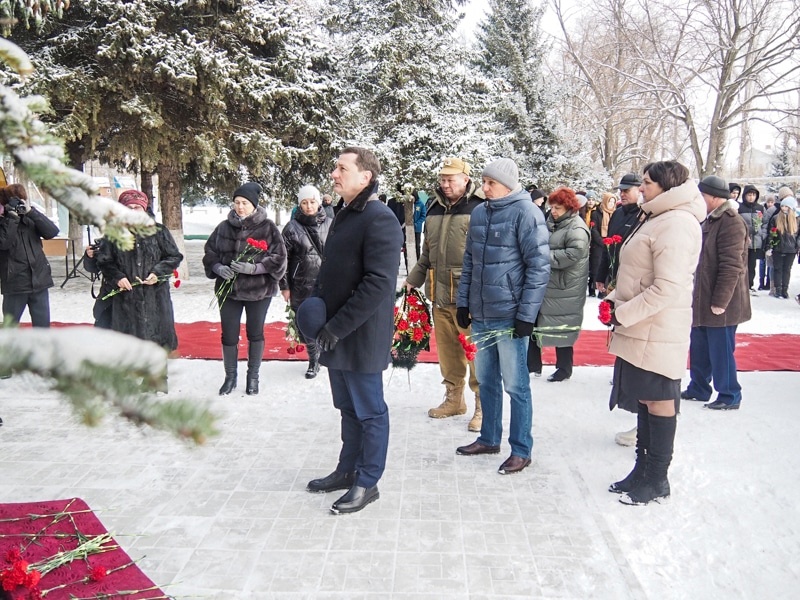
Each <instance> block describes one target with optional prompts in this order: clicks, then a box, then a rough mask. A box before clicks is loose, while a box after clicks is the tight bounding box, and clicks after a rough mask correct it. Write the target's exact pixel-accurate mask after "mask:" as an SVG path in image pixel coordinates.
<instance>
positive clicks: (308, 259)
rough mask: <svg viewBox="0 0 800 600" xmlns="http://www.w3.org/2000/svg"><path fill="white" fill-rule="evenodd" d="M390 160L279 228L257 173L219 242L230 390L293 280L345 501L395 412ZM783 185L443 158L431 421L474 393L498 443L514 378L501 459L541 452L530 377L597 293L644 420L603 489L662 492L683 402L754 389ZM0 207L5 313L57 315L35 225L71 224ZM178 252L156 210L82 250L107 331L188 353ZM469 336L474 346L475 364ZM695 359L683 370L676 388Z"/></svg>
mask: <svg viewBox="0 0 800 600" xmlns="http://www.w3.org/2000/svg"><path fill="white" fill-rule="evenodd" d="M380 172H381V165H380V161H379V160H378V158H377V157H376V156H375V155H374V154H373V153H372V152H371V151H369V150H367V149H365V148H360V147H355V146H351V147H348V148H345V149H344V150H343V151H342V152H341V153H340V155H339V157H338V159H337V161H336V166H335V168H334V170H333V172H332V173H331V179H332V181H333V191H334V192H335V193H336V194H338V196H339V197H340V198H341V200H340V202H339V204H338V205H337V206H335V207H334V205H333V199H332V197H331V196H330V195H327V194H326V195H322V194H321V192H320V189H319V188H318V187H316V186H313V185H304V186H302V187H301V188H300V189H299V191H298V193H297V207H296V210H295V211H293V215H292V218H291V220H290V221H289V222H288V223H287V224H286V225H285V226H284V227H283V230H282V231H281V230H280V229H279V228H278V226H277V225H276V224H275V223H274V222H273V221H272V220H270V219H269V217H268V216H267V213H266V211H265V208H264V206H263V202H262V195H263V190H262V188H261V186H260V185H259V184H257V183H255V182H248V183H245V184H243V185H241V186H239V187H238V188H236V189H235V190H234V191H233V193H232V195H231V198H232V204H231V209H230V211H229V212H228V214H227V215H226V217H225V219H224V220H223V221H222V222H221V223H219V224H218V226H217V227H216V228H215V229H214V231H213V232H212V234H211V235H210V236H209V238H208V241H207V242H206V244H205V248H204V256H203V266H204V269H205V274H206V275H207V277H208V278H209V279H212V280H213V281H214V290H215V296H216V300H217V305H218V309H219V318H220V324H221V331H222V333H221V340H220V341H221V346H222V357H223V361H222V364H223V370H224V380H223V383H222V386H221V387H220V389H219V394H220V395H229V394H231V393H232V392H233V391H234V390H235V389H236V388H237V385H238V361H239V347H240V323H241V319H242V315H243V314H244V316H245V335H246V338H247V348H246V358H247V376H246V386H245V393H246V394H248V395H256V394H258V393H259V370H260V366H261V362H262V358H263V355H264V344H265V342H264V324H265V319H266V314H267V310H268V309H269V306H270V303H271V300H272V298H273V297H274V296H276V295H277V294H278V293H279V292H280V294H281V295H282V296H283V299H284V300H285V301H286V302H287V304H288V305H289V307H290V308H291V310H292V312H293V313H294V314H295V315H296V324H297V328H298V330H299V332H300V335H301V336H302V339H303V341H304V342H305V343H306V346H307V348H308V357H309V362H308V367H307V370H306V373H305V377H306V378H308V379H313V378H314V377H316V376H317V374H318V373H319V371H320V365H322V366H326V367H327V372H328V377H329V380H330V386H331V395H332V397H333V405H334V407H335V408H336V409H337V410H339V412H340V418H341V441H342V445H341V451H340V454H339V460H338V463H337V465H336V467H335V469H334V471H333V472H331V473H330V474H329V475H327V476H325V477H321V478H318V479H314V480H312V481H310V482H309V483H308V486H307V487H308V491H310V492H317V493H319V492H329V491H334V490H346V493H345V494H344V495H343V496H342V497H340V498H339V499H338V500H336V501H335V502H334V503H333V505H332V507H331V510H332V512H334V513H337V514H340V513H351V512H356V511H359V510H361V509H363V508H364V507H365V506H367V505H368V504H370V503H372V502H374V501H375V500H377V499H378V498H379V497H380V494H379V492H378V482H379V480H380V478H381V477H382V474H383V472H384V469H385V466H386V456H387V448H388V438H389V410H388V407H387V405H386V402H385V401H384V398H383V385H382V375H381V374H382V372H383V371H384V370H385V369H386V368H387V367H388V365H389V364H390V362H391V359H390V350H391V346H392V340H393V337H394V335H395V323H394V313H393V309H394V303H395V288H396V287H397V281H398V271H399V264H400V261H401V260H402V258H401V252H402V249H403V247H404V246H405V244H406V242H405V241H404V235H405V234H404V228H403V227H402V225H403V224H404V219H405V210H404V209H403V207H402V205H401V203H400V200H398V199H397V198H394V199H386V198H385V196H382V195H379V194H378V191H379V176H380ZM404 193H405V192H404V191H403V189H402V188H400V189H398V194H399V196H400V195H403V194H404ZM617 194H618V195H617ZM777 195H778V197H777V200H775V201H774V202H772V203H771V205H770V203H769V199H768V200H767V203H765V204H764V205H762V204H761V203H760V192H759V190H758V189H757V188H756V187H755V186H752V185H745V186H744V187H743V188H742V186H739V185H738V184H730V185H728V184H727V183H726V182H725V181H724V180H722V179H720V178H719V177H714V176H712V177H706V178H704V179H703V180H702V181H700V182H699V184H698V183H696V182H695V181H693V180H692V179H690V177H689V171H688V169H687V168H686V167H685V166H683V165H681V164H680V163H678V162H675V161H661V162H653V163H649V164H648V165H646V166H645V167H644V168H643V169H642V172H641V174H639V173H628V174H626V175H624V176H623V177H622V178H621V179H620V181H619V183H618V185H617V186H616V187H615V188H614V190H613V191H605V192H603V193H602V194H600V195H598V194H597V193H596V192H594V191H582V190H575V189H572V188H569V187H564V186H562V187H558V188H556V189H555V190H553V191H552V192H550V193H546V192H545V191H543V190H541V189H537V188H529V189H523V187H522V185H521V184H520V178H519V171H518V168H517V165H516V164H515V163H514V161H512V160H510V159H507V158H501V159H498V160H495V161H492V162H490V163H489V164H487V165H486V166H485V167H484V169H483V171H482V172H481V175H480V178H479V179H478V178H473V177H472V167H471V165H469V163H468V162H467V161H466V160H464V159H463V158H460V157H449V158H446V159H445V160H444V161H443V163H442V165H441V167H440V169H439V172H438V179H437V182H436V185H435V186H434V187H433V189H432V190H431V193H430V194H428V193H427V192H424V191H422V190H414V191H413V192H410V193H409V194H408V196H409V198H410V199H412V200H411V201H412V202H413V210H412V211H411V213H412V214H413V218H414V234H415V235H414V242H413V243H414V245H415V248H414V249H415V250H416V252H415V253H416V256H417V257H418V261H417V262H416V264H414V265H412V268H411V269H410V270H408V262H407V261H408V254H407V253H406V254H405V256H404V258H405V261H406V272H407V276H406V279H405V281H404V282H403V283H404V286H405V287H406V288H407V290H411V289H413V288H419V287H423V286H424V288H425V295H426V297H427V298H428V300H429V301H430V302H431V304H432V309H433V310H432V320H433V333H434V335H435V339H436V343H437V349H438V356H439V368H440V371H441V375H442V383H443V385H444V398H443V401H442V402H441V404H439V405H438V406H436V407H433V408H430V410H429V411H428V416H429V417H430V418H433V419H446V418H449V417H453V416H457V415H463V414H465V413H466V412H467V403H466V398H465V391H466V388H469V389H470V391H471V392H472V393H473V394H474V412H473V414H472V418H471V419H470V420H469V423H468V426H467V428H468V430H469V431H472V432H475V433H478V434H479V435H478V437H477V439H476V440H475V441H474V442H472V443H469V444H466V445H463V446H459V447H458V448H456V449H455V450H456V453H457V454H459V455H462V456H475V455H481V454H497V453H499V452H500V451H501V445H502V438H503V430H502V414H503V398H504V393H505V394H507V395H508V396H509V398H510V411H511V420H510V428H509V432H508V441H509V446H510V454H509V456H508V457H507V458H506V459H505V461H504V462H503V463H502V464H501V465H500V466H499V468H498V472H499V473H500V474H502V475H508V474H512V473H519V472H520V471H522V470H524V469H525V468H527V467H528V466H529V465H530V464H531V456H532V450H533V437H532V433H531V431H532V413H533V399H532V394H531V385H530V382H531V380H530V374H533V375H534V377H537V376H540V375H541V374H542V368H543V362H542V348H544V347H548V346H551V347H555V353H556V365H555V366H556V368H555V371H554V372H553V373H551V374H550V375H549V377H548V378H547V381H548V382H551V383H559V382H563V381H565V380H567V379H569V378H570V377H572V375H573V363H574V357H573V347H574V345H575V343H576V341H577V339H578V337H579V335H580V330H581V327H582V324H583V323H582V321H583V314H584V305H585V303H586V298H587V296H594V295H597V296H599V297H600V299H601V300H602V302H603V303H605V305H606V306H607V307H608V324H609V325H610V326H611V327H613V333H612V334H611V342H610V346H609V352H610V353H611V354H613V355H615V356H616V362H615V365H614V373H613V380H612V387H611V391H610V399H609V405H610V407H611V408H612V409H613V408H615V407H620V408H623V409H625V410H628V411H630V412H632V413H634V414H636V415H637V424H636V427H634V428H633V429H631V430H630V431H626V432H620V433H619V434H617V436H616V438H615V439H616V441H617V442H618V443H620V444H622V445H635V461H634V467H633V469H632V471H631V472H630V473H629V475H628V476H627V477H625V478H623V479H621V480H619V481H616V482H614V483H612V484H611V485H610V486H609V491H611V492H614V493H618V494H620V501H621V502H623V503H625V504H632V505H639V504H648V503H650V502H652V501H659V500H662V499H664V498H666V497H668V496H669V495H670V488H669V481H668V478H667V472H668V469H669V466H670V463H671V460H672V453H673V446H674V439H675V431H676V426H677V415H678V413H679V411H680V402H681V400H689V401H703V402H707V404H706V406H707V407H708V408H709V409H712V410H737V409H738V408H739V406H740V404H741V401H742V393H741V386H740V385H739V384H738V381H737V378H736V367H735V360H734V358H733V349H734V347H735V334H736V328H737V326H738V325H739V324H740V323H742V322H744V321H746V320H747V319H749V318H750V295H751V294H756V293H757V290H756V289H755V284H756V276H757V275H758V277H759V280H758V283H759V289H769V290H770V294H771V295H773V296H774V297H775V298H781V299H782V298H787V297H788V286H789V280H790V273H791V267H792V264H793V263H794V261H795V260H796V258H797V256H798V250H799V249H800V219H799V218H798V215H797V200H796V199H795V197H794V194H793V193H792V190H791V189H789V188H787V187H782V188H780V190H778V194H777ZM399 196H398V197H399ZM737 198H738V201H737ZM119 201H120V203H121V204H123V205H124V206H126V207H127V208H129V209H131V210H137V211H145V212H149V213H150V214H151V215H152V205H151V201H150V199H149V198H148V197H147V196H146V195H145V194H143V193H141V192H138V191H135V190H129V191H126V192H124V193H123V194H121V195H120V197H119ZM393 203H394V204H393ZM0 205H1V206H2V209H3V211H2V215H0V283H1V284H2V292H3V312H4V315H6V316H8V317H10V318H12V319H13V320H15V321H19V319H20V317H21V315H22V313H23V311H24V310H25V308H26V307H27V308H28V310H29V312H30V315H31V320H32V322H33V325H34V326H38V327H46V326H48V325H49V304H48V296H47V290H48V288H49V287H51V286H52V285H53V282H52V277H51V276H50V271H49V264H48V263H47V260H46V258H45V256H44V253H43V251H42V243H41V240H42V239H49V238H51V237H54V236H55V235H56V234H57V233H58V229H57V227H55V225H53V224H52V222H50V221H49V219H47V218H46V217H45V216H44V215H42V214H41V213H39V212H38V211H36V209H35V208H33V207H31V206H30V204H29V203H28V202H27V197H26V194H25V188H24V187H23V186H19V185H16V184H15V185H12V186H8V187H6V188H3V189H2V190H0ZM407 243H409V244H410V243H412V242H411V240H410V239H409V240H408V241H407ZM182 260H183V256H182V254H181V252H180V251H179V250H178V247H177V245H176V244H175V241H174V240H173V239H172V236H171V235H170V233H169V231H168V230H167V229H166V228H165V227H163V226H162V225H160V224H156V228H155V233H154V234H153V235H148V236H139V235H137V236H136V237H135V241H134V245H133V248H131V249H129V250H124V251H123V250H121V249H119V248H117V247H116V246H115V245H113V244H111V243H108V242H106V241H105V240H101V241H100V242H99V243H97V244H95V245H92V246H91V247H90V248H88V249H87V252H86V256H85V261H86V266H87V268H88V269H89V270H92V271H94V272H97V273H99V274H101V275H102V279H103V283H102V286H101V293H100V296H99V297H98V299H97V302H96V303H95V308H94V316H95V323H96V325H97V326H98V327H106V328H110V329H113V330H116V331H119V332H122V333H127V334H130V335H134V336H136V337H139V338H142V339H146V340H150V341H153V342H155V343H157V344H159V345H160V346H162V347H164V348H165V349H167V350H175V348H177V336H176V334H175V326H174V317H173V309H172V303H171V298H170V286H169V284H168V280H169V277H170V275H171V274H172V273H173V272H174V271H175V269H177V268H178V267H179V265H180V263H181V261H182ZM759 261H760V262H761V265H760V268H759V264H758V263H759ZM798 301H800V299H799V300H798ZM460 338H461V339H460ZM463 339H472V340H473V341H474V342H475V344H476V346H477V353H476V354H475V356H474V359H473V358H472V357H470V356H468V355H467V354H466V353H465V351H464V348H463V345H462V344H463V341H462V340H463ZM687 355H688V356H689V358H690V383H689V386H688V387H687V389H686V390H684V391H681V378H682V377H683V376H684V375H685V367H686V357H687ZM714 391H716V393H717V395H716V398H715V399H714V400H713V401H711V400H712V395H713V393H714Z"/></svg>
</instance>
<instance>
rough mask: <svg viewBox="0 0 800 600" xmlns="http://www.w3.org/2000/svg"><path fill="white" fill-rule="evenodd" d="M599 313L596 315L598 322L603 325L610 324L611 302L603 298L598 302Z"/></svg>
mask: <svg viewBox="0 0 800 600" xmlns="http://www.w3.org/2000/svg"><path fill="white" fill-rule="evenodd" d="M598 310H599V315H598V316H597V318H598V319H600V322H601V323H602V324H603V325H611V313H612V311H611V303H609V302H606V301H605V300H604V301H603V302H601V303H600V306H599V309H598Z"/></svg>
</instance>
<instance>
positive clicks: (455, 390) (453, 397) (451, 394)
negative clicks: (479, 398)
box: [428, 385, 467, 419]
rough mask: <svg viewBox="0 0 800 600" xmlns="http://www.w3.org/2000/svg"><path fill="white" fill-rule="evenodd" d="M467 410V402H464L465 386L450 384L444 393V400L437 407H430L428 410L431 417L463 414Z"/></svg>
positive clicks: (439, 417)
mask: <svg viewBox="0 0 800 600" xmlns="http://www.w3.org/2000/svg"><path fill="white" fill-rule="evenodd" d="M466 412H467V403H466V402H464V386H463V385H462V386H460V387H450V386H448V387H447V391H446V392H445V394H444V402H442V403H441V404H440V405H439V406H437V407H436V408H432V409H430V410H429V411H428V416H429V417H430V418H431V419H446V418H447V417H455V416H456V415H463V414H465V413H466Z"/></svg>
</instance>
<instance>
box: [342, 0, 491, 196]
mask: <svg viewBox="0 0 800 600" xmlns="http://www.w3.org/2000/svg"><path fill="white" fill-rule="evenodd" d="M330 10H331V14H330V18H329V19H328V21H327V24H328V27H329V29H330V31H331V33H332V35H333V39H334V42H335V46H336V47H337V48H338V51H339V52H341V53H342V57H341V58H340V60H339V64H340V65H341V66H342V72H341V74H340V77H341V86H340V87H341V92H342V94H343V96H342V98H341V100H342V114H343V117H344V123H345V124H346V135H347V137H348V139H352V140H358V141H360V142H365V143H368V144H371V145H373V146H374V147H375V148H376V149H377V151H378V153H379V156H380V158H381V160H382V162H383V166H384V173H385V176H384V181H385V182H386V183H387V184H388V185H389V186H390V187H391V188H392V189H394V186H395V185H396V184H404V185H405V184H408V185H409V186H411V187H422V186H429V185H430V184H431V180H432V178H433V177H434V176H435V169H436V167H437V165H438V164H439V163H440V162H441V159H442V157H443V156H446V155H451V154H465V155H467V156H469V157H470V158H471V155H472V153H473V152H474V151H475V150H476V149H480V147H481V141H480V138H479V136H477V135H476V131H475V127H474V126H473V125H474V121H473V119H474V118H475V117H474V116H473V114H474V111H473V110H472V109H471V106H472V105H474V104H475V103H476V102H477V99H478V98H477V97H479V96H481V95H483V94H485V92H486V90H485V88H482V86H481V82H479V81H475V80H471V79H470V77H469V76H468V75H469V74H468V72H467V71H466V70H465V68H464V67H463V65H464V64H465V63H466V62H467V55H466V51H465V49H464V48H463V47H462V46H460V45H459V44H458V42H457V40H456V38H455V29H456V26H457V24H458V20H459V15H458V13H457V12H456V10H455V9H454V7H453V3H452V2H451V1H450V0H390V1H389V2H386V1H383V0H333V2H332V3H331V5H330ZM390 195H391V192H390Z"/></svg>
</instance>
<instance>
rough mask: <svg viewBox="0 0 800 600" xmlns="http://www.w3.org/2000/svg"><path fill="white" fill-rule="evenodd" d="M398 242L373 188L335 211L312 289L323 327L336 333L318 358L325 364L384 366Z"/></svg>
mask: <svg viewBox="0 0 800 600" xmlns="http://www.w3.org/2000/svg"><path fill="white" fill-rule="evenodd" d="M376 187H377V186H376ZM402 241H403V234H402V232H401V231H400V225H399V223H398V222H397V218H396V217H395V215H394V214H393V213H392V211H391V210H390V209H389V208H388V207H387V206H385V205H384V204H383V203H382V202H381V201H380V200H378V197H377V196H376V195H375V193H374V190H364V191H362V192H361V193H360V194H359V195H358V196H356V198H354V199H353V201H352V202H350V204H348V205H347V206H345V207H344V208H342V210H340V211H339V212H338V214H337V215H336V219H335V220H334V222H333V225H332V226H331V228H330V230H329V231H328V240H327V243H326V244H325V253H324V255H323V257H322V267H321V268H320V271H319V277H318V278H317V285H316V287H315V289H314V294H313V295H314V296H319V297H321V298H322V299H323V300H324V301H325V307H326V309H327V319H328V322H327V325H326V326H327V327H328V329H329V330H330V331H331V333H333V335H335V336H337V337H338V338H339V343H338V344H337V345H336V346H335V347H334V349H333V350H332V351H330V352H323V353H322V356H321V357H320V363H322V364H323V365H325V366H326V367H328V368H331V369H340V370H344V371H355V372H359V373H379V372H381V371H383V370H384V369H386V367H387V366H388V365H389V362H390V360H391V357H390V352H391V347H392V337H393V335H394V303H395V288H396V287H397V273H398V270H399V267H400V244H401V243H402Z"/></svg>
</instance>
